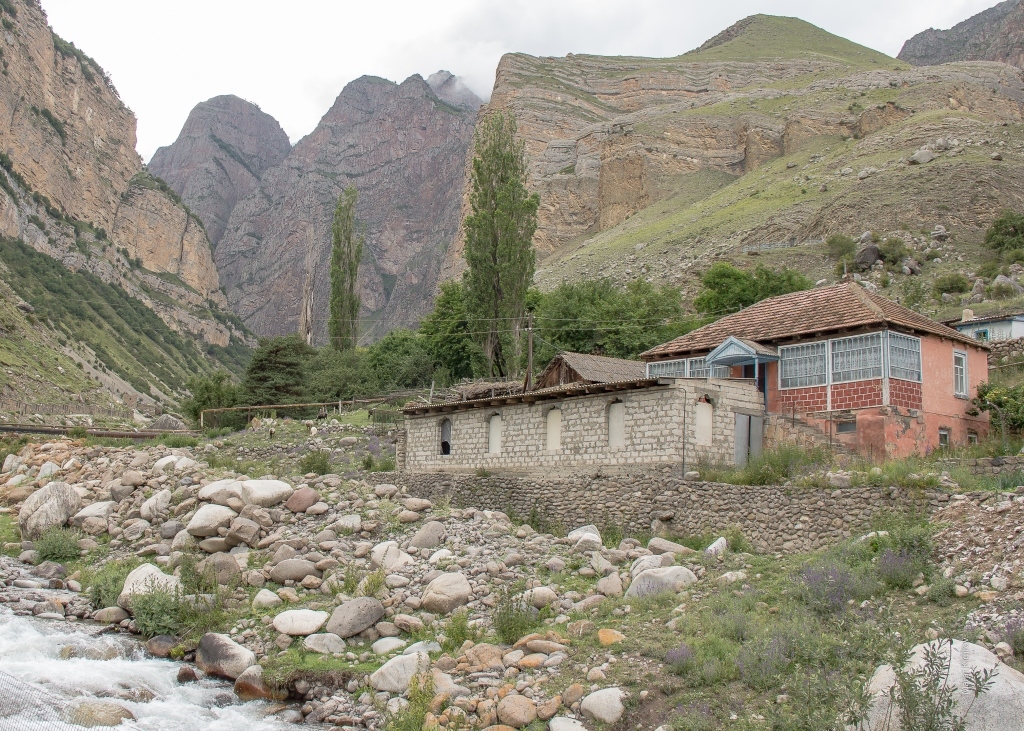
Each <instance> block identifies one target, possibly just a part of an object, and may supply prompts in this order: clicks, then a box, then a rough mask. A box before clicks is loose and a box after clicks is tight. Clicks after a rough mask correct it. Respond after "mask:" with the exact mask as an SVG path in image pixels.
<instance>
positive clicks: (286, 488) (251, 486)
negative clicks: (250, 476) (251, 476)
mask: <svg viewBox="0 0 1024 731" xmlns="http://www.w3.org/2000/svg"><path fill="white" fill-rule="evenodd" d="M294 492H295V491H294V490H292V486H291V485H289V484H288V483H287V482H282V481H281V480H246V481H245V482H243V483H242V485H241V487H240V488H239V494H240V495H241V498H242V502H243V503H245V504H246V505H259V506H260V507H262V508H269V507H271V506H274V505H277V504H278V503H283V502H284V501H285V500H288V499H289V498H290V497H291V496H292V494H293V493H294Z"/></svg>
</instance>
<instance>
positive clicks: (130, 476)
mask: <svg viewBox="0 0 1024 731" xmlns="http://www.w3.org/2000/svg"><path fill="white" fill-rule="evenodd" d="M145 484H146V476H145V475H144V474H142V473H141V472H139V471H138V470H128V471H127V472H125V473H124V474H123V475H121V485H122V486H124V487H131V488H136V487H139V486H141V485H145Z"/></svg>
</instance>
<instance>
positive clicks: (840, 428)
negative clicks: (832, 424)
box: [836, 421, 857, 434]
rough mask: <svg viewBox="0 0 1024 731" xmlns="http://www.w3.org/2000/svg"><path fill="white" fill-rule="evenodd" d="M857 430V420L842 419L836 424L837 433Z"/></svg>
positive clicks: (848, 432) (850, 432)
mask: <svg viewBox="0 0 1024 731" xmlns="http://www.w3.org/2000/svg"><path fill="white" fill-rule="evenodd" d="M855 431H857V422H856V421H840V422H838V423H837V424H836V434H852V433H854V432H855Z"/></svg>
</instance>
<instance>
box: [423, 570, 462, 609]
mask: <svg viewBox="0 0 1024 731" xmlns="http://www.w3.org/2000/svg"><path fill="white" fill-rule="evenodd" d="M472 591H473V589H472V587H471V586H470V585H469V580H468V579H467V578H466V577H465V576H463V575H462V574H461V573H458V572H452V573H445V574H441V575H440V576H438V577H437V578H436V579H434V580H433V581H431V582H430V583H429V584H428V585H427V588H426V590H425V591H424V592H423V598H422V600H421V603H420V606H421V607H422V608H423V609H425V610H426V611H428V612H434V613H435V614H449V613H451V612H452V611H453V610H455V609H458V608H459V607H461V606H462V605H464V604H466V603H467V602H468V601H469V595H470V594H471V593H472Z"/></svg>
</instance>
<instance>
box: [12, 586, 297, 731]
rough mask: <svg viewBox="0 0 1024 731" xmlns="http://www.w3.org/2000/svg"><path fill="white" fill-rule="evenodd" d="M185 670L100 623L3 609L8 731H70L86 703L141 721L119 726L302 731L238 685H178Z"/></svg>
mask: <svg viewBox="0 0 1024 731" xmlns="http://www.w3.org/2000/svg"><path fill="white" fill-rule="evenodd" d="M178 668H179V665H178V664H177V663H174V662H171V661H169V660H158V659H154V658H151V657H147V656H146V655H145V653H143V652H142V651H141V650H140V648H139V646H138V644H137V643H136V642H134V641H132V640H131V639H129V638H126V637H123V636H119V635H116V634H108V633H102V632H100V631H99V628H97V627H95V626H88V625H85V624H82V625H78V624H75V623H72V622H61V621H53V620H45V619H36V618H33V617H24V616H16V615H15V614H14V613H13V612H11V611H10V610H9V609H7V608H6V607H3V606H2V605H0V731H44V730H45V731H62V730H63V729H78V728H82V727H81V726H77V725H74V724H69V723H68V722H67V721H68V719H69V718H74V715H73V714H74V712H75V709H76V708H77V707H79V706H80V705H81V704H85V705H88V704H89V703H90V702H93V701H97V700H99V701H107V702H114V703H117V704H118V705H120V706H122V707H124V708H127V709H128V710H130V711H131V713H132V714H133V715H134V716H135V720H134V721H132V720H128V721H125V722H124V723H123V724H122V725H120V726H118V727H117V728H119V729H139V730H143V729H144V730H147V731H148V730H150V729H152V730H153V731H277V730H278V729H286V728H294V726H292V725H291V724H288V723H286V722H284V721H283V720H282V719H280V718H277V717H275V716H273V715H268V714H269V713H270V712H272V711H274V710H277V709H279V708H280V706H275V707H272V706H271V705H270V704H267V703H262V702H250V703H240V702H239V701H238V700H237V698H236V697H235V695H234V693H233V692H232V687H231V685H230V684H228V683H225V682H222V681H217V680H213V679H209V678H206V679H203V680H201V681H199V682H192V683H178V682H177V675H178Z"/></svg>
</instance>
